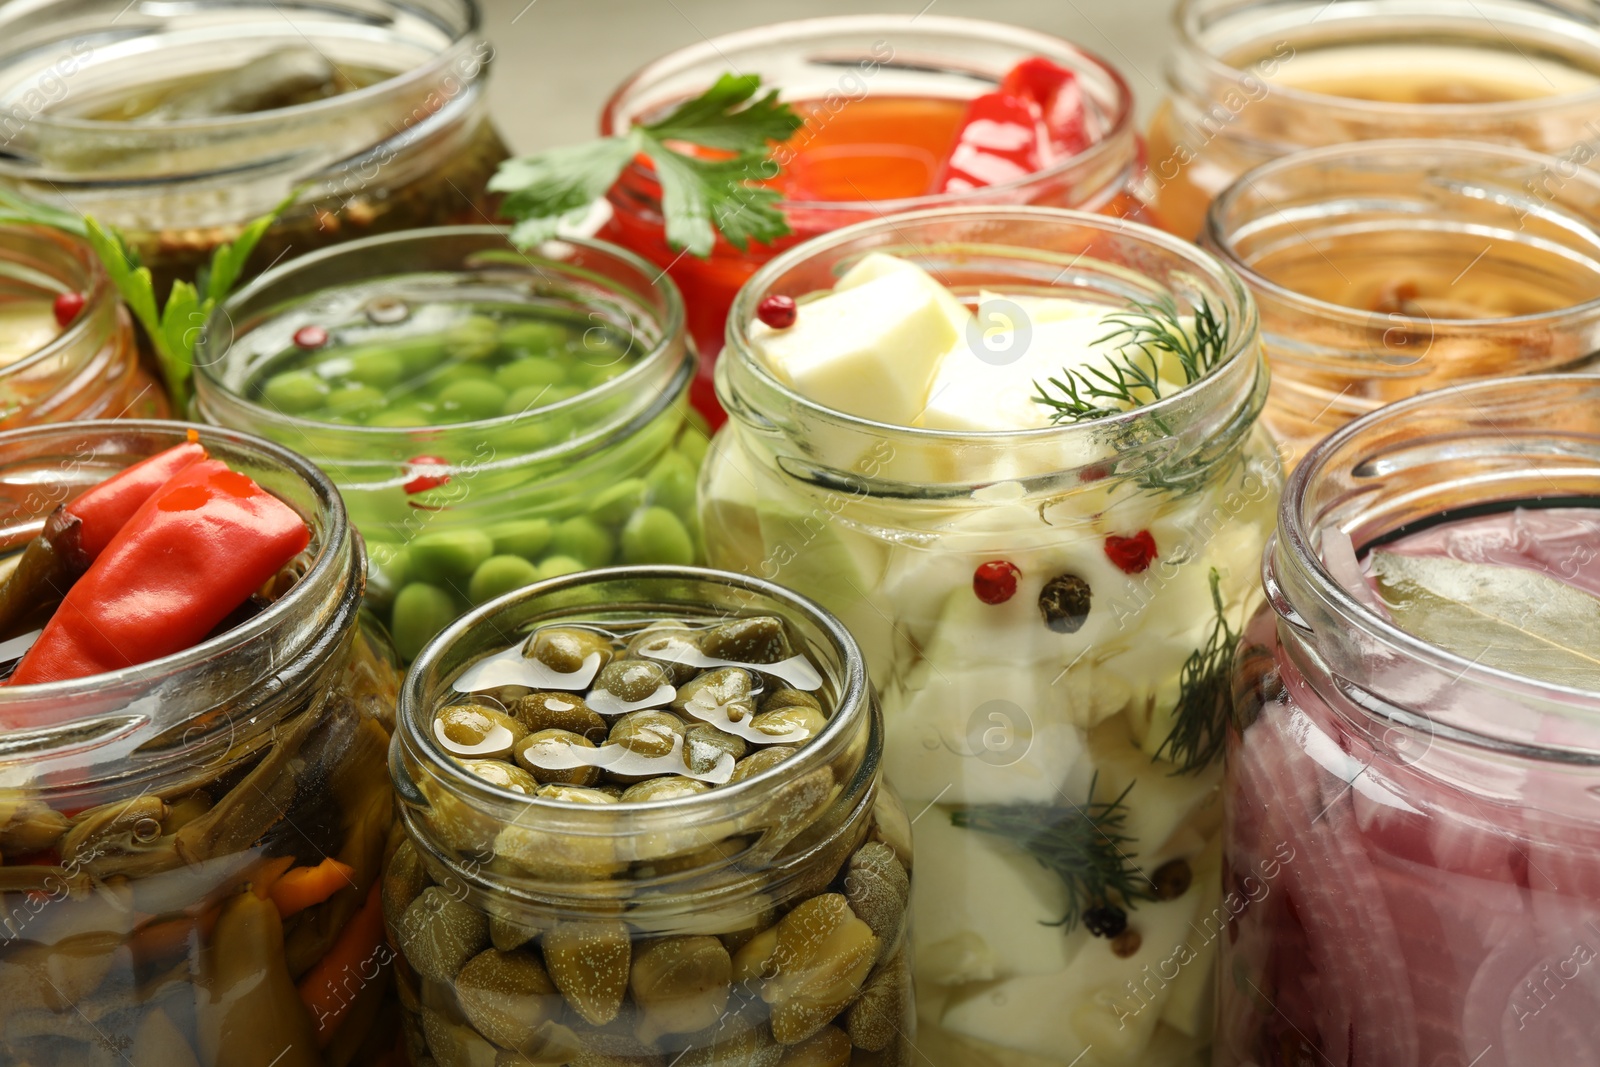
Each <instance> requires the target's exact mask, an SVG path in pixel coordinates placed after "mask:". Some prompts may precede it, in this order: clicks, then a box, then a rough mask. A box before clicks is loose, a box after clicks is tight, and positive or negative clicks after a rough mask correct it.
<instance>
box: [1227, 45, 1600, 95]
mask: <svg viewBox="0 0 1600 1067" xmlns="http://www.w3.org/2000/svg"><path fill="white" fill-rule="evenodd" d="M1235 65H1236V66H1246V65H1248V64H1247V63H1246V64H1240V63H1235ZM1270 80H1271V81H1273V82H1275V83H1277V84H1279V85H1284V86H1288V87H1291V88H1294V89H1299V90H1301V91H1303V92H1311V93H1321V94H1323V95H1325V96H1340V97H1344V98H1346V99H1349V100H1372V101H1381V102H1385V103H1391V104H1499V103H1508V102H1511V101H1516V100H1537V99H1541V98H1544V97H1548V96H1564V95H1567V94H1570V93H1582V92H1587V91H1589V90H1592V89H1595V88H1596V87H1600V68H1588V67H1584V66H1580V65H1578V64H1577V62H1576V61H1575V60H1572V59H1570V58H1568V57H1566V56H1556V55H1549V54H1542V53H1540V52H1538V51H1536V50H1534V49H1533V47H1532V46H1524V47H1522V48H1518V47H1516V46H1513V45H1511V43H1510V42H1509V41H1507V42H1506V43H1505V44H1504V45H1501V44H1499V43H1497V42H1472V43H1468V42H1461V43H1455V42H1450V41H1437V42H1427V41H1424V42H1417V43H1410V44H1334V45H1330V46H1326V47H1321V48H1313V47H1308V46H1298V47H1297V50H1296V52H1295V55H1294V58H1293V59H1290V60H1288V61H1286V62H1284V63H1283V64H1282V65H1281V66H1280V67H1278V69H1277V71H1276V73H1275V74H1274V76H1273V77H1271V78H1270Z"/></svg>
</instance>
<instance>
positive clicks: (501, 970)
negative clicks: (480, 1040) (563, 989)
mask: <svg viewBox="0 0 1600 1067" xmlns="http://www.w3.org/2000/svg"><path fill="white" fill-rule="evenodd" d="M455 992H456V1001H457V1003H459V1004H460V1005H461V1013H462V1014H463V1015H465V1016H466V1017H467V1021H468V1022H470V1023H471V1024H472V1025H473V1026H474V1027H475V1028H477V1031H478V1033H480V1034H482V1035H483V1036H484V1037H487V1038H488V1039H489V1040H490V1041H493V1042H494V1043H495V1044H497V1045H500V1046H503V1047H505V1048H514V1049H520V1048H524V1047H526V1046H528V1045H530V1044H532V1043H534V1042H536V1041H537V1040H538V1038H539V1033H538V1028H539V1025H540V1024H541V1023H544V1022H546V1021H549V1020H552V1019H556V1018H558V1017H559V1016H560V1015H561V1007H562V1005H561V994H560V993H559V992H558V991H557V990H556V985H555V983H554V982H552V981H551V980H550V976H549V975H548V974H546V973H545V969H544V965H543V964H541V963H540V962H539V957H538V956H537V955H535V954H534V953H532V952H526V951H518V952H499V951H496V950H495V949H492V948H489V949H484V950H483V951H482V952H480V953H478V954H477V955H476V956H474V957H472V959H470V960H468V961H467V964H466V966H464V967H462V968H461V973H460V974H458V975H456V981H455Z"/></svg>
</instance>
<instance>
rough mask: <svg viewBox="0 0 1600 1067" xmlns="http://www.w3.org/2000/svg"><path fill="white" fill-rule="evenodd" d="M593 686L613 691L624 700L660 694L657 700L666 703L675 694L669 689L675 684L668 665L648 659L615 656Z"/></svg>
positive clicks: (647, 697)
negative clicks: (616, 658) (668, 670)
mask: <svg viewBox="0 0 1600 1067" xmlns="http://www.w3.org/2000/svg"><path fill="white" fill-rule="evenodd" d="M594 687H595V688H596V689H600V690H603V691H605V692H607V693H610V694H611V695H612V696H613V697H616V698H617V700H618V701H620V702H622V703H624V704H636V703H638V702H639V701H642V700H651V699H653V698H657V697H659V700H657V701H656V702H657V703H661V704H665V703H666V702H667V701H668V700H670V699H672V696H673V694H672V693H670V692H667V690H670V689H671V688H672V676H671V675H670V674H669V673H668V672H667V668H666V667H664V666H662V665H661V664H660V663H657V662H655V661H654V660H648V659H619V660H612V661H611V662H610V663H608V664H606V665H605V667H604V668H602V669H601V671H600V674H599V676H598V677H597V678H595V680H594Z"/></svg>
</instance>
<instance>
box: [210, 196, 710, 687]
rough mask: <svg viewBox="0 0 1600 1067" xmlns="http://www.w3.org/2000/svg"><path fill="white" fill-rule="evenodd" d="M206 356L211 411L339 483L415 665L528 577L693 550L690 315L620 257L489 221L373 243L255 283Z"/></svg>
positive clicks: (382, 601)
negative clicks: (531, 238)
mask: <svg viewBox="0 0 1600 1067" xmlns="http://www.w3.org/2000/svg"><path fill="white" fill-rule="evenodd" d="M196 353H197V354H196V362H197V364H198V369H197V373H196V375H195V379H196V383H195V385H196V396H197V400H196V405H197V408H198V410H199V412H200V414H201V415H202V416H203V417H204V418H206V419H208V420H210V421H212V422H216V423H220V424H222V425H225V426H233V427H237V428H240V429H249V430H251V431H253V432H257V433H261V434H264V435H265V436H267V437H270V438H272V439H274V440H277V441H280V442H282V443H283V444H285V445H288V446H289V447H291V448H295V449H297V450H298V451H300V452H303V453H304V454H305V455H307V456H309V457H310V458H311V459H312V460H313V461H315V462H316V463H317V464H318V465H319V466H321V467H322V468H323V469H324V470H326V471H327V472H328V474H329V476H330V477H332V479H333V480H334V482H335V483H336V484H337V485H338V486H339V489H340V491H341V492H342V493H343V494H344V498H345V501H346V503H347V504H348V506H349V508H350V514H351V517H352V519H353V521H354V522H355V524H356V526H357V527H358V528H359V529H360V530H361V533H362V535H363V536H364V537H365V538H366V541H367V546H368V551H369V553H370V554H371V558H372V577H371V581H370V582H369V585H368V599H369V603H371V604H372V605H373V606H374V607H375V608H376V609H377V610H378V611H379V613H380V614H381V615H382V617H383V618H384V619H385V620H386V621H387V622H389V623H390V626H391V629H392V631H393V633H394V636H395V641H396V644H397V646H398V647H399V650H400V652H401V654H402V655H403V656H404V657H405V658H406V659H410V658H411V657H413V656H415V655H416V654H417V653H418V652H419V651H421V649H422V646H423V645H424V644H425V643H426V642H427V640H428V639H429V638H430V637H432V636H433V635H434V634H435V633H437V632H438V631H440V630H441V629H443V628H444V626H445V624H446V623H448V622H449V621H450V620H451V619H453V618H455V617H456V616H457V615H458V614H460V613H461V612H462V611H464V610H465V609H466V608H467V607H468V606H470V605H472V604H481V603H483V602H485V601H487V600H490V599H492V598H494V597H496V596H499V595H500V594H501V593H504V592H506V591H508V590H511V589H515V588H518V587H519V586H523V585H526V584H528V583H530V582H533V581H535V580H537V579H538V578H541V577H552V576H554V575H558V574H566V573H569V572H571V571H577V570H582V569H584V568H586V567H603V566H606V565H607V564H610V563H613V562H619V561H620V562H624V563H630V564H644V563H666V564H688V563H693V562H695V560H696V559H698V558H699V556H700V548H699V532H698V530H699V528H698V525H697V522H696V516H695V507H694V503H695V499H694V498H695V478H696V474H697V471H698V469H699V463H700V459H701V457H702V456H703V454H704V450H705V443H706V438H705V436H704V434H703V433H702V432H701V430H700V429H699V428H698V427H696V426H694V425H691V424H689V423H688V422H687V421H686V409H685V405H684V403H683V397H684V394H685V392H686V391H687V389H688V387H689V380H690V378H691V377H693V374H694V357H693V353H692V351H691V349H690V348H689V345H688V343H687V342H686V341H685V339H684V335H683V304H682V302H681V301H680V300H679V298H678V293H677V290H676V289H675V288H674V287H673V285H672V282H671V281H670V280H669V279H667V278H665V277H663V276H662V274H661V272H660V271H658V270H657V269H655V268H653V267H651V266H650V265H649V264H647V263H645V262H644V261H643V260H640V259H638V258H637V257H635V256H633V255H631V254H629V253H627V252H624V251H623V250H622V249H620V248H615V247H613V246H610V245H606V244H603V243H600V242H594V241H582V240H571V241H552V242H548V243H546V244H544V245H542V246H539V247H537V248H533V249H529V250H528V251H526V252H523V251H518V250H517V249H515V248H513V247H512V246H511V245H510V244H509V243H508V242H507V240H506V238H505V236H504V235H503V234H502V233H501V232H500V231H499V230H497V229H494V228H492V227H488V226H480V227H459V228H450V229H436V230H418V231H412V232H408V233H401V234H393V235H388V236H384V237H375V238H369V239H367V240H364V241H359V242H355V243H353V244H349V245H345V246H342V247H340V248H336V249H328V250H325V251H323V252H320V253H315V254H313V255H310V256H306V257H303V258H301V259H297V260H295V261H294V262H292V263H289V264H286V265H284V266H282V267H279V268H277V269H275V270H273V271H271V272H269V273H267V274H266V275H264V276H263V277H261V278H260V279H258V280H257V281H256V282H254V283H253V284H252V285H250V286H248V287H247V288H245V289H244V290H242V291H241V292H239V293H238V294H236V295H235V296H234V297H233V298H232V299H231V300H229V301H228V302H227V303H226V304H224V305H223V306H222V308H221V309H220V310H219V312H218V313H217V315H216V316H215V317H214V318H213V320H212V322H211V324H210V327H209V328H208V330H207V331H206V336H205V337H204V338H203V339H202V340H201V342H200V344H199V345H198V346H197V349H196Z"/></svg>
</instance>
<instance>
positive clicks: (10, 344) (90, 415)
mask: <svg viewBox="0 0 1600 1067" xmlns="http://www.w3.org/2000/svg"><path fill="white" fill-rule="evenodd" d="M166 414H167V402H166V398H165V396H164V395H163V393H162V391H161V389H160V387H159V386H158V385H157V384H156V382H155V380H154V379H153V378H152V377H151V376H150V375H149V373H147V372H146V371H145V369H144V368H143V367H141V366H140V365H139V353H138V349H137V348H136V346H135V342H134V336H133V324H132V322H131V320H130V319H129V317H128V313H127V311H126V310H125V309H124V308H123V307H122V305H121V302H120V301H119V300H118V298H117V292H116V289H115V288H114V287H113V286H112V284H111V281H110V279H108V278H107V277H106V273H105V270H104V268H102V267H101V265H100V260H99V258H98V257H96V256H95V254H94V251H93V250H92V249H91V248H90V247H89V245H88V244H87V243H86V242H84V241H82V240H80V239H78V238H76V237H73V236H72V235H70V234H67V233H64V232H62V231H60V230H56V229H52V228H49V227H45V226H35V225H20V224H13V225H6V226H0V429H15V428H16V427H19V426H29V425H33V424H35V423H46V422H65V421H67V420H69V419H96V418H102V419H103V418H124V417H126V418H156V417H160V416H164V415H166Z"/></svg>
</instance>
